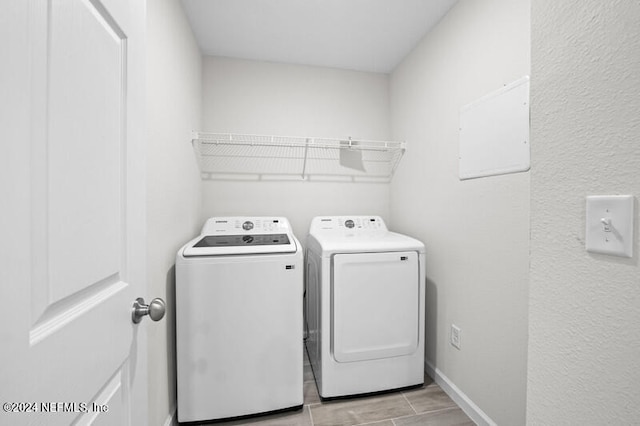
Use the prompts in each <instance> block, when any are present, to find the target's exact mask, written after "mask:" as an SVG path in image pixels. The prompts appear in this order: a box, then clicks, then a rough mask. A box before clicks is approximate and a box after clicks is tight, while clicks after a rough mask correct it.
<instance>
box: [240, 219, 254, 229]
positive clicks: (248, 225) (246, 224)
mask: <svg viewBox="0 0 640 426" xmlns="http://www.w3.org/2000/svg"><path fill="white" fill-rule="evenodd" d="M242 229H244V230H245V231H251V230H252V229H253V222H251V221H250V220H247V221H246V222H244V223H243V224H242Z"/></svg>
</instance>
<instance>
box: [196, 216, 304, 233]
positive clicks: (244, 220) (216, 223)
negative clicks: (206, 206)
mask: <svg viewBox="0 0 640 426" xmlns="http://www.w3.org/2000/svg"><path fill="white" fill-rule="evenodd" d="M290 230H291V227H290V226H289V221H287V219H285V218H283V217H212V218H210V219H209V220H207V222H206V223H205V224H204V226H203V227H202V232H201V233H202V234H205V235H227V234H239V235H245V234H251V235H254V234H274V233H278V234H281V233H283V234H286V233H289V232H290Z"/></svg>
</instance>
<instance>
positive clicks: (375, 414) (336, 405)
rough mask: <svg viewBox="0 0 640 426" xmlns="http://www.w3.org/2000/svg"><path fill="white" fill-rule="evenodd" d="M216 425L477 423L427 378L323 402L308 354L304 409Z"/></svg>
mask: <svg viewBox="0 0 640 426" xmlns="http://www.w3.org/2000/svg"><path fill="white" fill-rule="evenodd" d="M214 424H215V425H216V426H231V425H234V426H235V425H253V426H355V425H367V426H422V425H425V426H473V425H475V423H474V422H473V421H471V419H470V418H469V417H467V415H466V414H465V413H464V412H463V411H462V410H461V409H460V407H458V406H457V405H456V403H455V402H453V400H451V398H449V396H448V395H447V394H446V393H444V391H443V390H442V389H440V386H438V385H437V384H436V383H435V382H433V380H432V379H431V378H429V377H428V376H425V384H424V386H422V387H420V388H415V389H409V390H403V391H395V392H389V393H384V394H377V395H372V396H363V397H354V398H348V399H339V400H331V401H324V402H323V401H321V400H320V397H319V396H318V390H317V388H316V384H315V381H314V378H313V372H312V371H311V365H310V364H309V360H308V358H307V356H306V353H305V362H304V406H303V408H302V409H301V410H297V411H289V412H284V413H278V414H271V415H264V416H256V417H251V418H245V419H238V420H233V421H226V422H216V423H214Z"/></svg>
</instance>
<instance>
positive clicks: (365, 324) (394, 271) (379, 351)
mask: <svg viewBox="0 0 640 426" xmlns="http://www.w3.org/2000/svg"><path fill="white" fill-rule="evenodd" d="M331 293H332V298H331V303H332V323H331V327H332V333H331V334H332V341H331V347H332V352H333V357H334V358H335V360H336V361H337V362H352V361H363V360H371V359H380V358H388V357H394V356H402V355H408V354H412V353H414V352H415V351H416V350H417V348H418V342H419V317H420V315H419V314H420V309H419V308H420V279H419V263H418V254H417V252H415V251H407V252H382V253H352V254H336V255H334V257H333V280H332V292H331Z"/></svg>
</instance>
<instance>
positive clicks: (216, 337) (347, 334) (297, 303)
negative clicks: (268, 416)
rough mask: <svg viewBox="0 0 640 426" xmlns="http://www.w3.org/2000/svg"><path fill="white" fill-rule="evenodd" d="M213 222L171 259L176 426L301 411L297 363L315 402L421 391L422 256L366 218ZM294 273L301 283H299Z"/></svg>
mask: <svg viewBox="0 0 640 426" xmlns="http://www.w3.org/2000/svg"><path fill="white" fill-rule="evenodd" d="M305 258H306V262H305V261H304V260H303V250H302V247H301V245H300V242H299V241H298V240H297V239H296V237H295V236H294V234H293V232H292V229H291V226H290V224H289V222H288V221H287V219H286V218H283V217H218V218H211V219H209V220H207V222H206V223H205V226H204V227H203V229H202V232H201V235H200V236H198V237H197V238H195V239H193V240H191V241H190V242H188V243H187V244H185V245H184V246H183V247H182V248H181V249H180V250H179V251H178V254H177V258H176V336H177V337H176V346H177V367H178V378H177V381H178V420H179V421H180V422H194V421H206V420H217V419H224V418H231V417H239V416H246V415H253V414H258V413H264V412H270V411H277V410H282V409H289V408H296V407H299V406H301V405H302V404H303V394H302V384H303V377H302V374H303V368H302V362H303V350H304V349H303V337H302V336H303V293H306V298H304V301H305V302H304V303H305V307H306V311H307V312H306V328H307V340H306V342H307V344H306V346H307V352H308V355H309V359H310V361H311V366H312V369H313V372H314V376H315V379H316V383H317V387H318V392H319V394H320V396H321V397H322V398H333V397H341V396H348V395H355V394H361V393H370V392H378V391H383V390H389V389H395V388H401V387H407V386H413V385H419V384H421V383H423V380H424V299H425V298H424V292H425V290H424V282H425V277H424V271H425V269H424V246H423V245H422V243H420V242H419V241H417V240H414V239H412V238H410V237H407V236H404V235H400V234H396V233H393V232H390V231H388V229H387V228H386V226H385V224H384V222H383V220H382V219H381V218H380V217H377V216H366V217H365V216H350V217H335V216H328V217H316V218H314V219H313V220H312V223H311V228H310V230H309V235H308V237H307V248H306V256H305ZM303 270H305V272H304V274H305V275H304V276H303Z"/></svg>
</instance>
